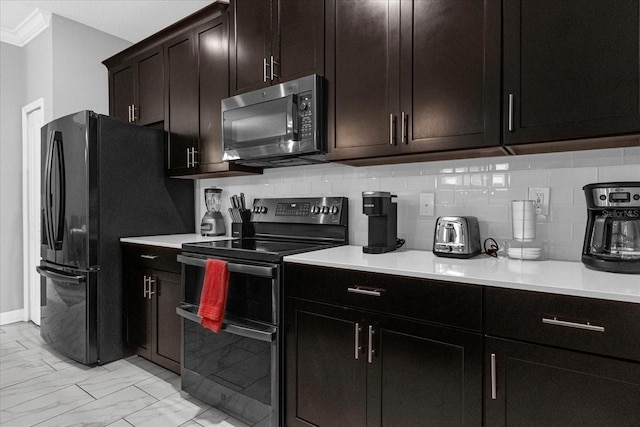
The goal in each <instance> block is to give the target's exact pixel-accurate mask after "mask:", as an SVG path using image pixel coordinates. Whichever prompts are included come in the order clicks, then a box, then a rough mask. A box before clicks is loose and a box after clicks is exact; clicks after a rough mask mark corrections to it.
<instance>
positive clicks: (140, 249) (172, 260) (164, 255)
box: [121, 243, 182, 274]
mask: <svg viewBox="0 0 640 427" xmlns="http://www.w3.org/2000/svg"><path fill="white" fill-rule="evenodd" d="M121 245H122V259H123V262H126V263H129V264H134V265H135V266H136V267H140V268H151V269H154V270H162V271H168V272H171V273H178V274H180V273H181V272H182V266H181V264H180V263H179V262H178V261H177V256H178V254H179V253H180V249H174V248H165V247H162V246H147V245H138V244H132V243H122V244H121Z"/></svg>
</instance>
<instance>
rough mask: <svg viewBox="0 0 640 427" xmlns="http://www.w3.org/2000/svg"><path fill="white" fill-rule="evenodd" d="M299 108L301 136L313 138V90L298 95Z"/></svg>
mask: <svg viewBox="0 0 640 427" xmlns="http://www.w3.org/2000/svg"><path fill="white" fill-rule="evenodd" d="M298 110H300V138H301V139H307V138H313V97H312V95H311V92H304V93H301V94H299V95H298Z"/></svg>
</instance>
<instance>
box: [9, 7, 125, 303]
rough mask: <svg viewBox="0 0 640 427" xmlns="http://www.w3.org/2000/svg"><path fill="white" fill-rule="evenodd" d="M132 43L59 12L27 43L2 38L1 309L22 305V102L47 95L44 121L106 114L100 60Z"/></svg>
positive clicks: (104, 72) (104, 71) (103, 70)
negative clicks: (78, 113) (86, 112)
mask: <svg viewBox="0 0 640 427" xmlns="http://www.w3.org/2000/svg"><path fill="white" fill-rule="evenodd" d="M130 45H131V43H130V42H127V41H125V40H122V39H120V38H117V37H114V36H111V35H109V34H106V33H103V32H101V31H98V30H95V29H93V28H90V27H87V26H85V25H82V24H79V23H77V22H74V21H71V20H68V19H66V18H63V17H60V16H57V15H53V16H52V20H51V26H50V27H49V28H47V29H46V30H45V31H43V32H42V33H40V34H39V35H38V36H37V37H36V38H34V39H33V40H32V41H30V42H29V43H28V44H27V45H26V46H24V47H23V48H18V47H15V46H12V45H9V44H6V43H0V48H1V54H2V57H1V58H0V59H1V60H2V62H1V64H0V65H1V66H2V69H1V72H2V97H1V98H2V111H1V114H0V122H1V123H2V126H0V128H1V131H2V133H1V136H2V138H1V139H0V151H1V153H2V154H1V156H0V178H1V182H0V315H1V314H5V313H7V312H15V311H16V310H21V309H22V308H23V301H22V299H23V280H22V171H21V167H22V133H21V132H22V130H21V129H22V128H21V126H22V124H21V111H22V107H23V106H25V105H27V104H29V103H30V102H33V101H34V100H36V99H38V98H44V120H45V122H49V121H51V120H53V119H54V118H58V117H61V116H64V115H67V114H71V113H74V112H76V111H80V110H85V109H89V110H94V111H96V112H99V113H104V114H107V113H108V111H109V99H108V81H107V69H106V68H105V67H104V65H102V63H101V61H102V60H104V59H106V58H109V57H111V56H113V55H114V54H116V53H117V52H120V51H122V50H124V49H126V48H127V47H129V46H130Z"/></svg>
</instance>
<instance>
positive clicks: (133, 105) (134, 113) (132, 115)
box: [131, 104, 138, 122]
mask: <svg viewBox="0 0 640 427" xmlns="http://www.w3.org/2000/svg"><path fill="white" fill-rule="evenodd" d="M136 120H138V117H136V104H131V121H132V122H135V121H136Z"/></svg>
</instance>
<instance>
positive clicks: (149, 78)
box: [134, 46, 164, 125]
mask: <svg viewBox="0 0 640 427" xmlns="http://www.w3.org/2000/svg"><path fill="white" fill-rule="evenodd" d="M135 66H136V69H137V72H136V95H137V96H136V98H137V99H136V103H135V110H134V116H135V120H134V121H135V122H136V123H138V124H140V125H148V124H151V123H155V122H161V121H162V120H164V93H163V87H164V86H163V69H162V67H163V59H162V47H161V46H160V47H158V48H156V49H154V50H152V51H149V52H147V53H145V54H143V55H142V56H141V57H139V58H138V59H137V60H136V61H135Z"/></svg>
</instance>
